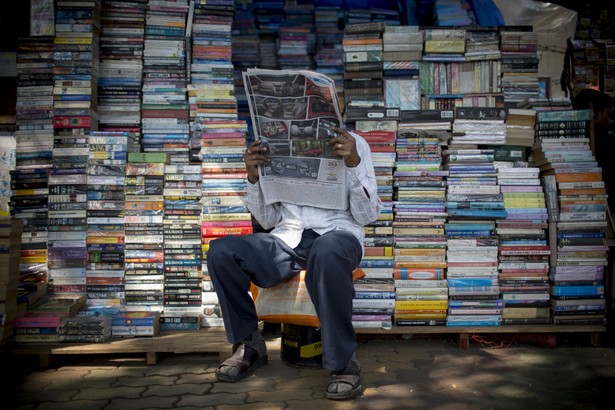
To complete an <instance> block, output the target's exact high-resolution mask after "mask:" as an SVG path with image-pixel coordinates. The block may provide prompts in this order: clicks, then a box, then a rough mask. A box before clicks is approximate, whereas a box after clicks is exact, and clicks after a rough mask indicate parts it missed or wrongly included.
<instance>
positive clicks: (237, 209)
mask: <svg viewBox="0 0 615 410" xmlns="http://www.w3.org/2000/svg"><path fill="white" fill-rule="evenodd" d="M196 131H197V132H198V133H199V136H200V139H201V145H202V148H201V149H202V155H201V156H202V163H201V177H202V191H201V192H202V198H201V204H202V206H203V207H202V214H201V243H202V252H203V253H202V255H203V265H202V272H203V299H202V300H203V313H204V314H203V318H202V325H203V326H204V327H209V326H222V319H221V316H220V307H219V304H218V296H217V295H216V292H215V291H214V289H213V285H212V282H211V277H210V276H209V274H208V271H207V251H208V250H209V243H210V242H211V241H212V240H214V239H216V238H218V237H220V236H225V235H244V234H250V233H252V232H253V231H254V228H253V225H252V216H251V214H250V213H249V212H248V209H247V208H246V206H245V205H244V202H243V197H244V196H245V194H246V192H247V189H248V187H247V183H248V182H247V171H246V168H245V164H244V163H243V152H244V151H245V145H246V136H247V133H248V126H247V123H246V122H245V121H243V120H224V119H219V120H207V121H202V120H198V119H197V124H196ZM212 147H220V148H224V147H227V148H232V149H233V151H234V152H235V153H228V152H226V153H224V152H223V153H211V151H210V148H212ZM208 152H209V153H208Z"/></svg>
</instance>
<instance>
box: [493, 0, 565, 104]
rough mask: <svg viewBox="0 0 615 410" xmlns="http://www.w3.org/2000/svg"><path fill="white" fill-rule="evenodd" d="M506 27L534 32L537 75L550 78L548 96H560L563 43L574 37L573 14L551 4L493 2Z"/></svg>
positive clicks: (541, 2) (561, 92) (499, 0)
mask: <svg viewBox="0 0 615 410" xmlns="http://www.w3.org/2000/svg"><path fill="white" fill-rule="evenodd" d="M494 3H495V4H496V6H498V8H499V9H500V12H501V13H502V15H503V16H504V22H505V24H506V25H507V26H520V25H521V26H522V25H530V26H533V27H534V31H535V32H536V33H538V58H539V61H540V63H539V66H538V75H539V76H541V77H550V79H551V97H563V96H564V92H563V91H562V90H561V87H560V76H561V74H562V69H563V66H564V53H565V51H566V40H567V39H568V38H574V33H575V30H576V24H577V12H576V11H574V10H570V9H567V8H565V7H562V6H559V5H557V4H553V3H547V2H543V1H532V0H516V1H510V0H494Z"/></svg>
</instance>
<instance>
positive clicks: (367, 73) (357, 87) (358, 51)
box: [342, 22, 385, 122]
mask: <svg viewBox="0 0 615 410" xmlns="http://www.w3.org/2000/svg"><path fill="white" fill-rule="evenodd" d="M384 29H385V25H384V23H376V22H374V23H358V24H349V25H347V26H346V27H345V29H344V39H343V40H342V47H343V50H344V71H345V73H344V101H345V106H346V120H347V121H349V122H353V121H356V120H357V119H359V120H360V119H369V113H370V112H372V111H373V112H384V89H383V80H382V33H383V32H384ZM372 118H374V117H372ZM378 118H383V116H380V117H378ZM383 119H385V118H383Z"/></svg>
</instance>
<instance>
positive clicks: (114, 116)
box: [97, 0, 147, 133]
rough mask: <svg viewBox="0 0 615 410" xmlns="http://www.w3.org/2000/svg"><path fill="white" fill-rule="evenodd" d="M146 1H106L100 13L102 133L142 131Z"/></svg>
mask: <svg viewBox="0 0 615 410" xmlns="http://www.w3.org/2000/svg"><path fill="white" fill-rule="evenodd" d="M146 3H147V2H146V1H145V0H132V1H126V2H114V1H104V2H103V4H102V11H101V36H100V72H99V77H98V108H97V111H98V120H99V129H100V130H117V131H128V132H134V133H140V132H141V86H142V82H143V48H144V36H145V9H146Z"/></svg>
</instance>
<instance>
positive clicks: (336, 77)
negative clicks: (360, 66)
mask: <svg viewBox="0 0 615 410" xmlns="http://www.w3.org/2000/svg"><path fill="white" fill-rule="evenodd" d="M343 16H344V11H343V10H342V9H341V8H340V7H336V6H330V7H322V6H320V7H318V8H317V9H316V10H315V11H314V21H315V25H316V27H315V30H316V54H315V56H314V63H315V64H316V71H318V72H319V73H321V74H324V75H326V76H327V77H329V78H330V79H332V80H333V81H335V89H336V90H337V94H338V100H339V101H340V102H341V101H343V100H344V98H343V94H342V93H343V91H344V64H343V54H344V51H343V49H342V40H343V38H344V31H343V29H342V28H340V21H341V20H343V18H344V17H343ZM340 109H341V110H342V111H343V108H341V107H340Z"/></svg>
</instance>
